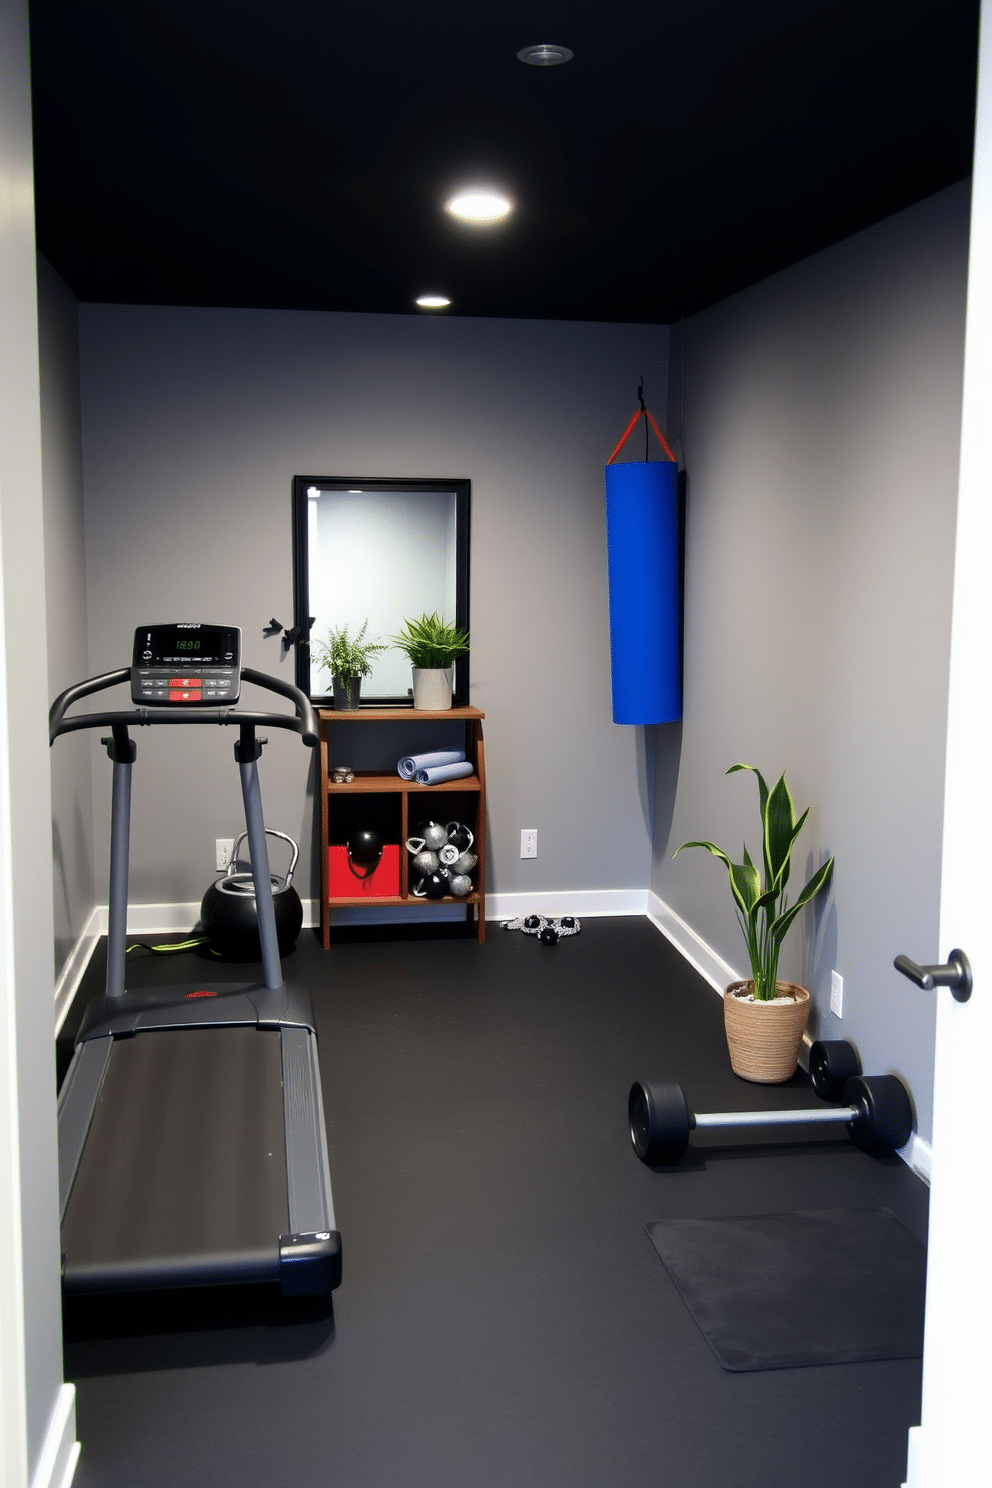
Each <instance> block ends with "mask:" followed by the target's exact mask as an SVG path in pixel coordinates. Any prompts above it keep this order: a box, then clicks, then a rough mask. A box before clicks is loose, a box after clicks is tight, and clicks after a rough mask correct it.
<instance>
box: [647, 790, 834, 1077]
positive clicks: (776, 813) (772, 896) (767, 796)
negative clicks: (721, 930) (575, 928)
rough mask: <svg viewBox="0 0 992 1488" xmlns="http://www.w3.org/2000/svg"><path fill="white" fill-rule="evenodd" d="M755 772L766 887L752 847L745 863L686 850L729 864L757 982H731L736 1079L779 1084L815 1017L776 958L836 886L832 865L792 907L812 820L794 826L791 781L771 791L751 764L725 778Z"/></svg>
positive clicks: (729, 1027)
mask: <svg viewBox="0 0 992 1488" xmlns="http://www.w3.org/2000/svg"><path fill="white" fill-rule="evenodd" d="M736 770H753V771H754V774H755V775H756V776H757V777H758V800H759V805H760V810H761V836H762V858H763V868H764V882H762V876H761V874H760V873H759V871H758V869H757V868H756V867H755V865H754V863H753V862H752V861H751V857H750V854H749V853H748V850H747V846H746V845H745V847H744V858H743V862H740V863H733V862H731V860H730V858H729V857H728V856H727V854H726V853H725V852H724V851H723V850H722V849H721V848H719V847H717V846H716V845H715V843H712V842H683V843H682V846H681V847H679V848H676V851H675V854H674V856H676V857H677V856H678V854H679V853H680V852H681V851H682V849H683V848H685V847H704V848H705V849H706V851H707V852H708V853H712V854H713V856H714V857H715V858H719V859H720V861H721V862H722V863H723V864H725V866H726V869H727V872H728V874H729V875H730V892H731V893H732V895H733V897H734V908H735V910H736V912H737V919H738V922H739V924H740V927H741V930H742V931H743V933H744V939H745V941H746V943H747V953H748V959H749V960H750V962H751V978H750V980H748V981H745V982H732V983H731V984H730V986H729V987H728V988H727V990H726V993H725V995H724V999H723V1008H724V1026H725V1028H726V1032H727V1046H728V1048H729V1050H730V1062H731V1065H732V1066H733V1069H734V1073H735V1074H738V1075H740V1076H742V1077H743V1078H744V1079H745V1080H755V1081H758V1082H759V1083H762V1084H774V1083H776V1082H778V1081H781V1080H788V1079H789V1078H790V1077H791V1076H792V1075H793V1074H794V1073H795V1070H796V1061H797V1059H798V1057H799V1046H800V1044H801V1043H802V1037H803V1031H804V1029H805V1027H806V1020H807V1018H808V1017H809V993H808V992H807V991H806V989H805V987H798V986H796V985H795V983H793V982H780V981H779V980H778V958H779V951H780V950H781V947H782V941H783V940H784V939H785V934H786V931H787V930H788V929H789V926H790V925H791V924H792V922H793V920H794V919H795V918H796V916H797V915H798V913H799V911H800V910H801V909H803V908H804V907H805V906H806V905H807V904H809V903H810V901H811V900H813V899H815V898H816V896H817V894H819V893H820V891H821V890H822V889H824V888H826V886H827V884H828V883H829V881H830V875H831V873H832V872H833V866H834V860H833V858H830V859H829V860H828V861H827V862H826V863H824V864H823V866H822V868H819V869H817V871H816V873H814V874H813V877H812V878H811V879H810V881H809V883H808V884H807V885H806V887H805V888H804V889H803V891H802V893H801V894H800V895H799V897H798V898H797V899H796V900H795V902H794V903H792V904H790V903H789V902H788V897H787V894H786V887H787V885H788V882H789V870H790V859H791V857H792V849H793V846H794V844H795V841H796V838H797V837H798V836H799V833H800V832H801V831H802V829H803V826H804V825H805V822H806V818H807V817H808V816H809V807H808V806H807V808H806V810H805V811H804V812H803V814H802V816H801V817H800V818H799V820H798V821H797V820H796V808H795V805H794V803H793V800H792V795H791V793H790V791H789V787H788V786H787V785H786V783H785V775H784V774H783V775H781V776H780V777H779V779H778V780H777V781H776V783H775V785H774V786H773V787H772V789H771V790H769V789H768V787H767V785H766V784H765V781H764V778H763V777H762V775H761V773H760V771H758V770H755V769H754V766H753V765H744V764H738V765H731V767H730V769H729V770H728V771H727V774H728V775H733V774H734V772H735V771H736Z"/></svg>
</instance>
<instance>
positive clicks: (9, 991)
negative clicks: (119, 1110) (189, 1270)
mask: <svg viewBox="0 0 992 1488" xmlns="http://www.w3.org/2000/svg"><path fill="white" fill-rule="evenodd" d="M27 19H28V18H27V5H26V4H25V3H24V0H15V3H13V4H7V5H3V6H0V347H2V348H3V354H2V356H0V646H2V648H3V656H2V659H0V944H2V946H3V955H2V958H0V1067H2V1073H0V1315H2V1326H0V1375H2V1377H3V1378H2V1391H3V1408H2V1411H0V1416H2V1429H3V1440H2V1443H0V1478H2V1479H3V1481H4V1482H5V1483H6V1484H9V1485H10V1488H27V1484H28V1482H29V1481H30V1480H31V1479H32V1477H33V1476H34V1474H35V1472H36V1470H37V1468H38V1466H39V1461H40V1459H41V1455H42V1451H43V1448H44V1445H45V1442H46V1438H47V1436H48V1432H49V1427H50V1426H51V1425H53V1423H54V1422H55V1421H56V1418H57V1417H58V1416H59V1413H60V1410H61V1413H62V1414H61V1420H62V1424H63V1426H64V1427H65V1428H66V1430H67V1432H69V1433H70V1438H69V1439H70V1440H71V1436H72V1435H74V1430H73V1428H72V1425H71V1414H72V1411H71V1400H70V1401H69V1409H68V1416H67V1415H66V1403H67V1397H66V1395H65V1393H64V1392H63V1391H62V1340H61V1328H60V1316H59V1291H60V1288H59V1239H58V1236H59V1219H58V1201H57V1178H56V1174H57V1158H56V1127H55V1061H54V1059H53V1058H52V1039H53V1033H54V1028H53V1011H52V939H53V930H52V853H51V836H50V826H49V823H50V800H51V792H50V781H49V768H48V730H47V713H48V682H47V676H46V666H45V559H44V539H43V533H42V498H41V430H40V422H39V392H38V316H37V294H36V267H35V244H34V194H33V180H32V157H31V97H30V73H29V66H28V28H27ZM58 1430H59V1428H58V1427H57V1426H56V1427H55V1433H54V1434H55V1435H58ZM55 1465H56V1466H58V1467H59V1468H60V1469H61V1471H62V1472H64V1469H65V1465H66V1453H65V1443H64V1441H63V1448H62V1450H61V1451H60V1452H59V1453H58V1456H57V1460H56V1464H55Z"/></svg>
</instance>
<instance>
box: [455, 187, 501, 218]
mask: <svg viewBox="0 0 992 1488" xmlns="http://www.w3.org/2000/svg"><path fill="white" fill-rule="evenodd" d="M444 210H445V211H446V212H450V213H451V215H452V217H457V218H458V219H459V221H460V222H470V223H472V225H473V226H477V227H487V226H489V224H490V223H493V222H499V221H501V220H502V219H503V218H504V217H505V216H507V214H508V213H509V212H512V211H513V203H512V202H511V201H510V199H509V197H506V196H503V195H502V194H501V193H500V192H498V191H490V190H488V189H484V188H482V187H477V188H474V189H473V190H471V191H459V192H458V194H457V195H456V196H453V197H452V198H451V200H450V201H447V202H445V204H444Z"/></svg>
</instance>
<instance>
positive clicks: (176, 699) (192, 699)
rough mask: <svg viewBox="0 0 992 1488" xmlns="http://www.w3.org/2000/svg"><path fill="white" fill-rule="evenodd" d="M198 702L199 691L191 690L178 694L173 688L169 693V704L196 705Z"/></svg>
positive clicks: (176, 689) (196, 689) (197, 689)
mask: <svg viewBox="0 0 992 1488" xmlns="http://www.w3.org/2000/svg"><path fill="white" fill-rule="evenodd" d="M199 701H200V689H199V688H198V687H197V688H193V689H191V690H190V691H189V692H180V691H179V690H178V688H173V689H172V690H171V691H170V693H169V702H170V703H198V702H199Z"/></svg>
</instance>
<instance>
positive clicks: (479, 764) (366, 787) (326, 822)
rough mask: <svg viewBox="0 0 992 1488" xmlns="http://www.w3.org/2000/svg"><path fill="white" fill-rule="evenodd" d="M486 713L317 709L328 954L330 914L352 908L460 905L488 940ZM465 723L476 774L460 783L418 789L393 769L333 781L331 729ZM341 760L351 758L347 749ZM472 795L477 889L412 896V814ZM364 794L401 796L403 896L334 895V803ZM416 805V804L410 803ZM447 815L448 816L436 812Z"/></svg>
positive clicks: (468, 753) (322, 906)
mask: <svg viewBox="0 0 992 1488" xmlns="http://www.w3.org/2000/svg"><path fill="white" fill-rule="evenodd" d="M485 716H486V715H485V714H484V713H483V712H481V710H480V709H478V708H471V707H466V708H449V709H448V710H447V711H446V712H444V713H425V712H422V711H420V710H419V709H417V708H357V709H354V710H352V711H347V710H345V709H337V708H318V709H317V718H318V721H319V724H320V934H321V940H322V942H323V946H324V950H325V951H326V950H329V949H330V944H331V916H330V911H331V910H332V909H337V908H345V907H347V906H351V905H366V906H367V905H375V906H377V907H378V906H380V905H403V906H404V907H405V906H407V905H413V906H418V905H435V904H460V905H464V906H465V918H466V919H467V920H469V921H470V920H471V919H472V916H473V914H474V915H475V917H476V924H477V935H478V941H479V944H480V945H482V944H484V942H485V939H486V752H485V743H484V741H483V737H482V720H483V718H485ZM451 722H461V723H463V724H464V727H465V755H466V758H467V759H468V760H469V762H470V763H471V765H472V767H473V772H472V774H471V775H465V776H463V777H462V778H461V779H460V780H446V781H444V782H443V783H442V784H441V785H417V784H416V782H415V781H413V780H403V779H402V778H401V776H400V775H398V774H397V772H396V767H395V763H394V764H393V767H392V768H391V769H388V770H383V771H382V772H379V771H376V770H356V772H355V778H354V780H350V781H348V782H347V784H342V785H338V784H336V783H335V781H333V780H332V779H331V771H332V770H333V769H334V765H335V763H336V761H334V760H332V759H331V757H330V751H329V748H328V743H329V738H328V736H329V734H330V731H331V728H332V727H333V728H344V727H345V726H352V727H353V726H354V725H355V724H362V723H402V724H407V725H409V724H411V723H428V724H429V723H433V724H438V723H443V724H447V723H451ZM342 757H343V758H347V757H348V754H347V751H346V750H342ZM449 795H460V796H471V797H473V807H474V810H473V815H474V818H475V819H474V821H472V820H470V821H468V822H467V823H466V825H467V826H468V827H469V829H470V830H471V831H472V833H473V834H474V836H475V842H474V843H473V846H472V852H473V853H475V855H476V856H477V857H478V859H479V862H478V866H477V868H476V869H475V874H474V878H475V887H474V888H473V890H472V893H471V894H466V895H465V896H464V897H463V898H458V899H456V898H454V897H453V896H450V895H449V896H446V897H445V898H443V899H421V898H418V897H417V896H416V895H414V894H411V892H410V854H409V853H408V852H407V850H406V840H407V838H408V837H409V836H410V833H411V821H410V819H411V815H412V816H413V821H414V822H416V821H418V820H419V819H420V818H421V817H422V816H424V815H426V814H428V813H429V812H430V807H429V805H428V802H429V800H430V798H431V797H435V796H441V797H444V796H449ZM356 796H358V797H361V796H398V797H399V806H400V828H399V832H400V836H399V845H400V853H399V858H400V892H399V894H398V895H383V896H376V897H375V898H371V897H369V896H362V895H360V894H356V895H352V896H348V897H341V896H338V895H334V896H333V897H332V896H331V895H330V893H329V889H328V856H327V849H328V847H329V846H330V844H331V840H332V839H331V827H332V820H331V818H332V811H333V803H334V801H335V800H336V799H343V798H347V797H352V798H353V797H356ZM411 802H412V803H413V804H412V805H411ZM435 814H436V815H439V816H443V814H444V813H443V812H438V813H435Z"/></svg>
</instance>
